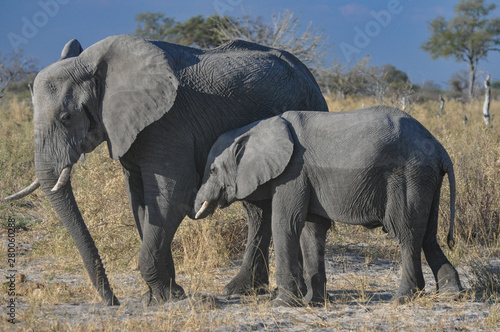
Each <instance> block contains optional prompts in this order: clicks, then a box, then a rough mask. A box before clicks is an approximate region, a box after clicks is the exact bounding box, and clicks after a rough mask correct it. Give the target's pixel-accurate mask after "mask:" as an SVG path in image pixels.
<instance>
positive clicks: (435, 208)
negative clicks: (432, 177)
mask: <svg viewBox="0 0 500 332" xmlns="http://www.w3.org/2000/svg"><path fill="white" fill-rule="evenodd" d="M439 193H440V188H438V190H437V191H436V192H435V194H434V201H433V203H432V208H431V212H430V214H429V221H428V222H427V229H426V231H425V236H424V241H423V250H424V254H425V259H426V260H427V263H428V264H429V266H430V267H431V269H432V273H433V274H434V278H435V279H436V287H437V290H438V291H439V292H440V293H442V294H448V295H451V296H452V297H453V296H457V295H458V294H459V293H460V292H461V291H462V290H463V288H462V286H461V284H460V280H459V277H458V272H457V270H456V269H455V268H454V267H453V265H451V263H450V262H449V261H448V259H447V258H446V256H445V254H444V253H443V250H442V249H441V247H440V246H439V244H438V242H437V228H438V215H439Z"/></svg>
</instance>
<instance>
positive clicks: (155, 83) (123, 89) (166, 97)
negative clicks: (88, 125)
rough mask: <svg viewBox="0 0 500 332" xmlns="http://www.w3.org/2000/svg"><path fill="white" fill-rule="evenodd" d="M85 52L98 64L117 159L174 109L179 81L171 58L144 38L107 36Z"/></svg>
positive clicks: (108, 129)
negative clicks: (154, 123)
mask: <svg viewBox="0 0 500 332" xmlns="http://www.w3.org/2000/svg"><path fill="white" fill-rule="evenodd" d="M91 48H93V49H92V50H91ZM85 53H87V54H86V55H85V56H86V57H87V58H89V59H91V60H93V61H97V63H96V64H95V66H96V69H97V75H96V77H97V80H98V84H99V83H100V85H101V87H100V89H99V93H100V94H101V95H102V96H101V98H102V114H101V116H102V123H103V125H104V128H105V131H106V134H107V138H108V148H109V152H110V155H111V157H112V158H113V159H118V158H120V157H121V156H123V155H124V154H125V153H126V152H127V151H128V149H129V148H130V146H131V145H132V143H133V142H134V141H135V139H136V137H137V135H138V134H139V133H140V132H141V131H142V130H143V129H144V128H146V127H147V126H148V125H150V124H152V123H153V122H155V121H157V120H159V119H160V118H161V117H162V116H163V115H164V114H165V113H167V112H168V111H169V110H170V109H171V108H172V105H173V104H174V101H175V98H176V96H177V87H178V85H179V82H178V80H177V78H176V76H175V74H174V70H173V67H172V61H171V60H170V59H169V56H168V54H167V53H165V52H164V51H163V50H162V49H160V48H159V47H157V46H155V45H153V44H152V43H150V42H148V41H146V40H144V39H142V38H139V37H135V36H131V35H121V36H113V37H108V38H106V39H104V40H103V41H101V42H99V43H97V44H95V45H93V46H91V47H89V48H88V49H87V50H86V51H85V52H84V53H83V54H85ZM83 54H82V55H83Z"/></svg>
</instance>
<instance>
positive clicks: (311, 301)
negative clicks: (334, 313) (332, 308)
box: [304, 293, 333, 307]
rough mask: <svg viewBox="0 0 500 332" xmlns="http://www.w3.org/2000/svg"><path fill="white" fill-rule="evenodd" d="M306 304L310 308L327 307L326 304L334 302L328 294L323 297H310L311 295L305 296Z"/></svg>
mask: <svg viewBox="0 0 500 332" xmlns="http://www.w3.org/2000/svg"><path fill="white" fill-rule="evenodd" d="M304 302H305V303H306V304H307V305H308V306H310V307H322V306H325V304H326V303H331V302H333V299H332V298H331V296H330V295H328V293H326V294H322V295H310V293H308V294H306V296H304Z"/></svg>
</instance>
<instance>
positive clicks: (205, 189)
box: [195, 106, 462, 305]
mask: <svg viewBox="0 0 500 332" xmlns="http://www.w3.org/2000/svg"><path fill="white" fill-rule="evenodd" d="M445 173H447V174H448V180H449V182H450V206H451V220H450V229H449V233H448V245H449V246H450V247H451V246H452V245H453V225H454V217H455V216H454V214H455V176H454V173H453V164H452V162H451V160H450V157H449V156H448V153H447V152H446V150H445V149H444V148H443V146H442V145H441V144H440V143H439V142H438V141H437V140H436V139H435V138H434V137H433V136H432V135H431V134H430V133H429V131H427V130H426V129H425V128H424V127H423V126H422V125H421V124H420V123H419V122H418V121H416V120H415V119H413V118H412V117H410V116H409V115H407V114H406V113H404V112H402V111H400V110H397V109H394V108H390V107H385V106H384V107H382V106H378V107H371V108H367V109H362V110H356V111H350V112H340V113H323V112H292V111H291V112H286V113H284V114H282V115H281V116H276V117H272V118H269V119H266V120H261V121H258V122H254V123H252V124H250V125H248V126H246V127H243V128H239V129H236V130H233V131H230V132H228V133H225V134H223V135H222V136H220V137H219V139H218V140H217V142H216V143H215V144H214V145H213V147H212V150H211V151H210V155H209V157H208V162H207V165H206V169H205V175H204V178H203V183H202V186H201V188H200V190H199V192H198V194H197V197H196V201H195V210H196V211H197V214H196V218H197V219H198V218H204V217H206V216H207V215H208V214H210V213H212V212H213V210H214V209H215V207H216V206H217V205H219V206H220V207H225V206H227V205H229V204H231V203H232V202H234V201H236V200H247V201H258V200H269V199H272V236H273V239H274V246H275V254H276V282H277V284H278V297H277V298H276V299H275V300H274V305H296V304H299V300H298V298H299V297H300V296H301V295H302V294H301V293H302V292H301V287H300V285H301V277H303V278H304V280H305V284H306V286H307V294H306V295H305V296H304V299H303V301H305V302H306V303H309V304H317V303H322V302H324V301H325V299H326V297H327V293H326V289H325V286H326V276H325V263H324V248H325V238H326V236H325V234H312V235H311V234H306V235H305V234H302V238H301V231H302V229H303V227H304V224H305V220H315V219H316V220H324V219H325V218H328V219H330V220H334V221H337V222H342V223H347V224H352V225H363V226H365V227H367V228H375V227H379V226H382V227H383V229H384V230H385V231H387V232H388V233H389V234H390V235H391V236H393V237H394V238H396V239H397V241H398V243H399V246H400V249H401V259H402V270H403V271H402V277H401V283H400V286H399V290H398V292H397V295H396V297H395V299H397V300H398V301H399V302H405V301H406V300H407V299H409V298H411V296H412V295H413V294H414V293H415V292H416V291H418V290H422V289H423V288H424V285H425V282H424V278H423V274H422V263H421V250H422V249H423V251H424V254H425V258H426V259H427V262H428V263H429V265H430V267H431V269H432V272H433V273H434V277H435V278H436V281H437V288H438V290H439V291H440V292H446V294H452V295H453V296H455V295H458V294H459V292H460V291H461V290H462V287H461V285H460V281H459V277H458V273H457V271H456V270H455V268H454V267H453V266H452V265H451V264H450V262H449V261H448V259H447V258H446V256H445V255H444V253H443V251H442V250H441V248H440V247H439V244H438V242H437V239H436V233H437V227H438V222H437V221H438V214H439V213H438V211H439V196H440V189H441V184H442V182H443V176H444V174H445ZM318 217H319V218H318ZM304 233H306V232H305V231H304ZM325 233H326V232H325ZM304 238H306V239H307V240H304ZM299 243H300V246H299ZM300 250H302V252H300V253H299V251H300ZM300 254H302V259H303V260H304V267H303V268H304V272H303V276H302V273H301V268H300V266H299V257H300V256H299V255H300ZM300 301H302V300H300Z"/></svg>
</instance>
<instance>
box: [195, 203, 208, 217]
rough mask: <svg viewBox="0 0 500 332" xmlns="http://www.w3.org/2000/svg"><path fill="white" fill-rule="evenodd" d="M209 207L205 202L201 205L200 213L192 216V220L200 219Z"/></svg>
mask: <svg viewBox="0 0 500 332" xmlns="http://www.w3.org/2000/svg"><path fill="white" fill-rule="evenodd" d="M209 206H210V203H209V202H208V201H205V202H204V203H203V205H202V206H201V208H200V211H198V212H197V213H196V215H195V216H194V219H198V218H200V217H201V216H202V215H203V214H204V213H205V211H206V210H207V209H208V207H209Z"/></svg>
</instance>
